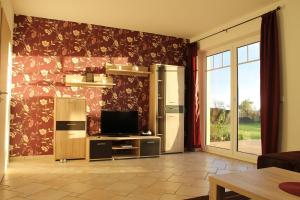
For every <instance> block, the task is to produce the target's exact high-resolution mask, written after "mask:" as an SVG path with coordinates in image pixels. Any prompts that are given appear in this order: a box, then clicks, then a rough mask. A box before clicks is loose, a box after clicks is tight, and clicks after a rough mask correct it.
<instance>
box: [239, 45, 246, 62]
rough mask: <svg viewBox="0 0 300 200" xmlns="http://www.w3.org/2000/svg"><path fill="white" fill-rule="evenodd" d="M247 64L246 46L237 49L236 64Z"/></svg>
mask: <svg viewBox="0 0 300 200" xmlns="http://www.w3.org/2000/svg"><path fill="white" fill-rule="evenodd" d="M243 62H247V46H244V47H240V48H238V63H243Z"/></svg>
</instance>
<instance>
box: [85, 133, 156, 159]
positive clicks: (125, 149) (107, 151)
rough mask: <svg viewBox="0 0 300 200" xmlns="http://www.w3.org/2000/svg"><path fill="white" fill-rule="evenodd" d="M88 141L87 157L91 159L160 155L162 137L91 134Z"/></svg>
mask: <svg viewBox="0 0 300 200" xmlns="http://www.w3.org/2000/svg"><path fill="white" fill-rule="evenodd" d="M86 142H87V145H86V146H87V150H86V159H87V160H89V161H93V160H107V159H112V160H117V159H130V158H144V157H157V156H159V155H160V137H157V136H124V137H123V136H122V137H110V136H90V137H88V138H87V140H86Z"/></svg>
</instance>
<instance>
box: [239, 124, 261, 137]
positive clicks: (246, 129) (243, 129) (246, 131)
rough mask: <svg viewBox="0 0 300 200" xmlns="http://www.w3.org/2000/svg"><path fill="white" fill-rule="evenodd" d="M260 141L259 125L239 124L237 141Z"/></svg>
mask: <svg viewBox="0 0 300 200" xmlns="http://www.w3.org/2000/svg"><path fill="white" fill-rule="evenodd" d="M248 139H256V140H257V139H260V123H258V122H253V123H240V124H239V140H248Z"/></svg>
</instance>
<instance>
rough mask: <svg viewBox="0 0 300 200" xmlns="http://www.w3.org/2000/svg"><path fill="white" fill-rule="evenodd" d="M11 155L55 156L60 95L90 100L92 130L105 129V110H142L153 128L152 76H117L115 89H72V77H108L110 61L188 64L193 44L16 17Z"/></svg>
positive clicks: (142, 119) (141, 120)
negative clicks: (150, 118)
mask: <svg viewBox="0 0 300 200" xmlns="http://www.w3.org/2000/svg"><path fill="white" fill-rule="evenodd" d="M13 38H14V44H13V53H14V59H13V69H12V99H11V127H10V129H11V132H10V154H11V156H26V155H48V154H53V110H54V97H77V96H78V97H85V98H86V100H87V111H88V117H87V118H88V132H89V133H90V134H93V133H94V132H97V131H99V129H100V127H99V117H100V111H101V109H106V110H138V111H139V124H140V129H147V128H148V111H149V78H147V77H134V76H113V81H114V83H116V86H114V87H113V88H110V89H100V88H88V87H85V88H81V87H78V88H77V87H66V86H65V85H64V81H63V79H64V76H65V75H66V74H84V73H85V72H86V71H87V70H89V71H96V72H100V73H105V67H104V65H105V63H106V62H114V63H131V64H134V65H139V66H150V65H151V64H154V63H165V64H173V65H184V64H185V62H184V59H185V48H186V45H187V42H188V41H187V40H185V39H182V38H175V37H169V36H162V35H156V34H150V33H143V32H138V31H130V30H124V29H116V28H110V27H104V26H97V25H90V24H82V23H75V22H67V21H59V20H52V19H44V18H37V17H28V16H23V15H16V16H15V29H14V36H13Z"/></svg>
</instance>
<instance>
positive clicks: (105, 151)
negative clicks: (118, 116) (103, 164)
mask: <svg viewBox="0 0 300 200" xmlns="http://www.w3.org/2000/svg"><path fill="white" fill-rule="evenodd" d="M111 157H112V142H111V141H102V140H91V141H90V159H102V158H111Z"/></svg>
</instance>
